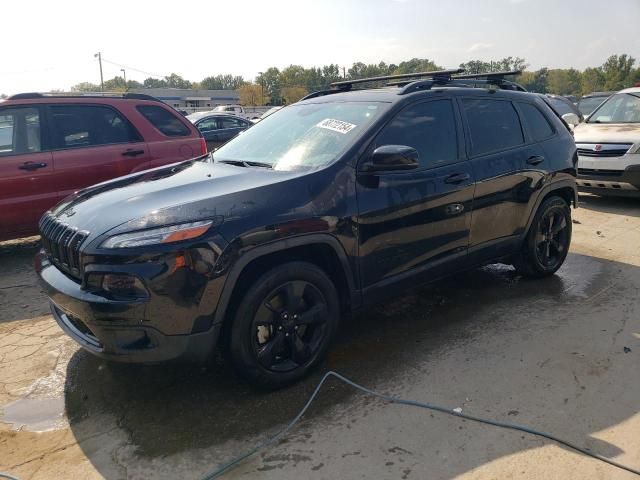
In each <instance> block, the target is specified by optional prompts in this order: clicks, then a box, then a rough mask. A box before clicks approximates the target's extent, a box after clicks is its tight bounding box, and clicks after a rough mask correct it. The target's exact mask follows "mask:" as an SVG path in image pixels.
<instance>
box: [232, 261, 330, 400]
mask: <svg viewBox="0 0 640 480" xmlns="http://www.w3.org/2000/svg"><path fill="white" fill-rule="evenodd" d="M339 319H340V305H339V301H338V294H337V291H336V288H335V286H334V284H333V282H332V281H331V279H330V278H329V277H328V276H327V274H326V273H325V272H324V271H323V270H322V269H320V268H318V267H317V266H315V265H313V264H311V263H307V262H289V263H285V264H283V265H280V266H277V267H275V268H273V269H272V270H269V271H268V272H267V273H265V274H264V275H262V276H261V277H259V278H258V279H257V280H256V281H255V282H254V283H253V284H252V285H251V287H250V288H249V290H248V291H247V293H246V294H245V295H244V297H243V298H242V300H241V301H240V303H239V306H238V308H237V311H236V313H235V316H234V319H233V324H232V325H231V335H230V339H229V357H230V359H231V363H232V365H233V367H234V369H235V370H236V371H237V372H238V374H239V375H240V376H242V377H243V378H245V379H246V380H248V381H249V382H250V383H251V384H253V385H255V386H259V387H262V388H269V389H275V388H280V387H284V386H286V385H289V384H291V383H293V382H295V381H297V380H299V379H300V378H302V377H304V376H305V375H306V374H307V373H308V371H309V370H310V369H312V368H313V367H314V366H315V365H317V364H318V363H319V362H320V361H321V360H322V358H323V357H324V354H325V353H326V351H327V348H328V347H329V344H330V342H331V339H332V337H333V335H334V334H335V331H336V329H337V326H338V323H339Z"/></svg>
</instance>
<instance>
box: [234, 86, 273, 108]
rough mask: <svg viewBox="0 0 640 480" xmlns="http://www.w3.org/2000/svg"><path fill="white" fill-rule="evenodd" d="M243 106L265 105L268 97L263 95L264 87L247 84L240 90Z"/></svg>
mask: <svg viewBox="0 0 640 480" xmlns="http://www.w3.org/2000/svg"><path fill="white" fill-rule="evenodd" d="M238 93H239V94H240V104H241V105H250V106H255V105H265V104H266V103H267V99H268V97H267V96H266V95H263V91H262V86H260V85H257V84H255V83H245V84H244V85H241V86H240V87H239V88H238Z"/></svg>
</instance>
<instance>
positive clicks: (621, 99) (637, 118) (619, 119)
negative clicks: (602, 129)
mask: <svg viewBox="0 0 640 480" xmlns="http://www.w3.org/2000/svg"><path fill="white" fill-rule="evenodd" d="M639 122H640V93H617V94H615V95H612V96H610V97H609V98H608V99H607V101H606V102H604V103H603V104H602V105H600V107H598V109H597V110H596V111H595V112H593V114H592V115H591V117H589V121H588V123H639Z"/></svg>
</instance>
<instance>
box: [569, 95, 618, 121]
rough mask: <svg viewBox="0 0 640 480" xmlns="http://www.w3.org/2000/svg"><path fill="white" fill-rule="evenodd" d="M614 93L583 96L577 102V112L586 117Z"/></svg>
mask: <svg viewBox="0 0 640 480" xmlns="http://www.w3.org/2000/svg"><path fill="white" fill-rule="evenodd" d="M614 93H616V92H593V93H590V94H588V95H585V96H584V97H582V98H581V99H580V100H578V103H577V106H578V110H580V113H581V114H582V115H583V116H584V117H588V116H589V115H591V113H592V112H593V111H594V110H595V109H596V108H598V106H599V105H600V104H601V103H602V102H604V101H605V100H606V99H607V98H609V97H610V96H611V95H613V94H614Z"/></svg>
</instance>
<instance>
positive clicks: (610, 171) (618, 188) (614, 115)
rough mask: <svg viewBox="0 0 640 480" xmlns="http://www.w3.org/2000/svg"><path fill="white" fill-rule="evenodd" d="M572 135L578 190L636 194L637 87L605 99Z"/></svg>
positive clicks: (639, 166)
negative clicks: (576, 158) (576, 157)
mask: <svg viewBox="0 0 640 480" xmlns="http://www.w3.org/2000/svg"><path fill="white" fill-rule="evenodd" d="M574 134H575V139H576V146H577V147H578V156H579V161H578V188H579V190H581V191H583V192H590V193H596V194H598V195H618V196H636V197H637V196H640V88H637V87H636V88H628V89H626V90H621V91H620V92H618V93H616V94H614V95H612V96H610V97H609V98H607V100H605V102H604V103H602V104H601V105H600V106H599V107H597V108H596V110H595V111H594V112H593V113H592V114H591V115H589V118H588V119H587V121H586V122H585V123H583V124H582V125H580V126H579V127H577V128H576V129H575V132H574Z"/></svg>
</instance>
